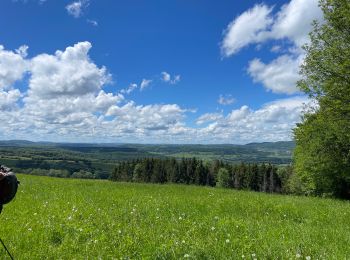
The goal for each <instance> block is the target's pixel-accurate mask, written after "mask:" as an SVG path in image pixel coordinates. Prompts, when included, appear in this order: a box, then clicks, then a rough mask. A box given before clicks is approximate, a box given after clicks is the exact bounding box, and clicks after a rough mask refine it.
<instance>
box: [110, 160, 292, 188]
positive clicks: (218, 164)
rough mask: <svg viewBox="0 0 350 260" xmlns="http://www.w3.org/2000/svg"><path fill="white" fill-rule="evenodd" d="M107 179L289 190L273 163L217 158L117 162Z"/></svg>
mask: <svg viewBox="0 0 350 260" xmlns="http://www.w3.org/2000/svg"><path fill="white" fill-rule="evenodd" d="M285 178H287V177H285ZM110 180H112V181H126V182H129V181H132V182H151V183H169V182H171V183H183V184H195V185H207V186H215V185H216V186H219V187H225V188H235V189H246V190H254V191H261V192H279V193H281V192H284V191H287V190H288V191H289V189H285V188H284V187H282V184H284V183H283V182H282V180H281V178H280V177H279V175H278V174H277V168H276V167H275V166H274V165H271V164H268V165H267V166H266V165H265V164H261V165H258V164H246V163H243V162H242V163H240V164H235V165H232V164H228V163H225V162H223V161H218V160H216V161H214V162H203V161H202V160H198V159H196V158H191V159H186V158H182V159H181V160H175V159H173V158H172V159H155V158H144V159H137V160H132V161H126V162H121V163H119V164H118V165H117V166H116V167H115V169H114V171H113V172H112V174H111V177H110ZM285 182H286V181H285Z"/></svg>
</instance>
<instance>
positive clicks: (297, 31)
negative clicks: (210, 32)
mask: <svg viewBox="0 0 350 260" xmlns="http://www.w3.org/2000/svg"><path fill="white" fill-rule="evenodd" d="M322 19H323V15H322V11H321V9H320V8H319V6H318V0H308V1H305V0H291V1H290V2H289V3H288V4H285V5H283V6H282V7H281V9H280V10H279V11H278V12H277V13H276V14H275V15H272V7H268V6H267V5H263V4H262V5H255V6H254V7H253V8H252V9H249V10H247V11H246V12H244V13H242V14H241V15H240V16H238V17H237V18H235V19H234V20H233V21H232V22H231V23H230V24H229V25H228V27H227V29H226V31H225V35H224V39H223V41H222V45H221V51H222V52H223V54H224V55H225V56H231V55H233V54H236V53H237V52H239V51H240V50H241V49H242V48H243V47H245V46H247V45H249V44H259V43H263V42H265V41H266V40H271V39H272V40H278V39H284V38H285V39H289V40H290V41H291V42H293V43H294V44H295V45H296V46H298V47H301V46H302V45H303V44H305V43H306V42H308V39H309V37H308V33H309V32H310V30H311V28H312V26H311V23H312V21H313V20H318V21H322Z"/></svg>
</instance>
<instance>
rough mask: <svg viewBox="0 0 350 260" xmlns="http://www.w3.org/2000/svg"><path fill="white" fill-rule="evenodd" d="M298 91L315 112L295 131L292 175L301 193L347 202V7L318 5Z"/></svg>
mask: <svg viewBox="0 0 350 260" xmlns="http://www.w3.org/2000/svg"><path fill="white" fill-rule="evenodd" d="M320 6H321V8H322V10H323V13H324V22H322V23H317V22H315V23H314V28H313V31H312V32H311V34H310V38H311V42H310V43H309V44H308V45H307V46H306V47H305V51H306V58H305V62H304V64H303V66H302V68H301V75H302V80H300V81H299V83H298V86H299V87H300V89H301V90H303V91H304V92H306V93H307V94H308V95H309V96H310V98H311V99H312V100H314V106H313V107H310V108H309V109H308V110H307V111H306V113H305V115H304V117H303V120H302V122H301V123H300V124H298V126H297V128H296V129H295V131H294V135H295V140H296V149H295V153H294V161H295V170H296V175H295V176H294V177H293V178H294V180H293V182H294V184H297V186H295V187H293V188H294V189H295V190H298V191H299V192H302V193H311V194H316V195H323V194H331V195H334V196H337V197H342V198H350V73H349V72H350V2H349V1H348V0H321V1H320Z"/></svg>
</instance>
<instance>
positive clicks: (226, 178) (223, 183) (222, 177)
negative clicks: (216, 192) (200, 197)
mask: <svg viewBox="0 0 350 260" xmlns="http://www.w3.org/2000/svg"><path fill="white" fill-rule="evenodd" d="M230 180H231V178H230V173H229V171H228V170H227V169H226V168H220V169H219V172H218V180H217V183H216V186H218V187H222V188H228V187H230Z"/></svg>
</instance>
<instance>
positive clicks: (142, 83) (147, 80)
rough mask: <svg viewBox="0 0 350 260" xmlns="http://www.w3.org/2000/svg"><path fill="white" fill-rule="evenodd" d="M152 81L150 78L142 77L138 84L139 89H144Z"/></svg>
mask: <svg viewBox="0 0 350 260" xmlns="http://www.w3.org/2000/svg"><path fill="white" fill-rule="evenodd" d="M151 83H152V80H151V79H142V82H141V84H140V90H144V89H145V88H147V87H148V86H149V85H150V84H151Z"/></svg>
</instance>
